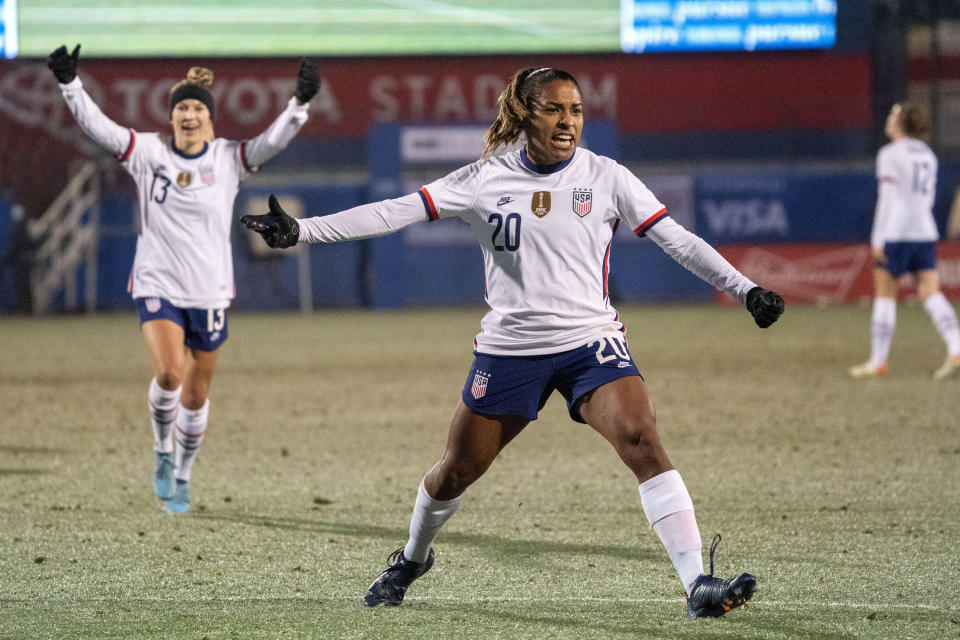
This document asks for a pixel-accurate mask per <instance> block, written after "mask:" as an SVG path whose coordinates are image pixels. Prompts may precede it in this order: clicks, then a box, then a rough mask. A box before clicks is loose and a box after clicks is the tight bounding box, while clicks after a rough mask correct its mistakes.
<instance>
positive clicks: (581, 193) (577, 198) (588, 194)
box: [573, 189, 593, 218]
mask: <svg viewBox="0 0 960 640" xmlns="http://www.w3.org/2000/svg"><path fill="white" fill-rule="evenodd" d="M592 208H593V192H592V191H590V190H588V189H574V190H573V212H574V213H575V214H577V215H578V216H580V217H581V218H582V217H583V216H585V215H587V214H588V213H590V209H592Z"/></svg>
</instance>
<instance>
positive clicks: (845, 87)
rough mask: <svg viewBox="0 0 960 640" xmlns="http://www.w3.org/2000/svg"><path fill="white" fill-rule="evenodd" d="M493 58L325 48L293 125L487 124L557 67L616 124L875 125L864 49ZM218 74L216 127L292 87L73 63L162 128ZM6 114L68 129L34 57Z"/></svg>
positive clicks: (340, 129) (124, 114)
mask: <svg viewBox="0 0 960 640" xmlns="http://www.w3.org/2000/svg"><path fill="white" fill-rule="evenodd" d="M542 58H544V56H536V57H533V56H523V57H521V56H498V57H479V58H473V57H471V58H463V57H435V58H411V57H407V58H345V59H326V60H321V61H320V65H321V73H322V74H323V78H324V83H323V87H322V89H321V91H320V93H319V94H318V95H317V97H316V98H315V99H314V100H313V102H312V106H311V112H312V115H313V117H312V118H311V120H310V122H309V123H308V124H307V127H306V128H305V130H304V132H303V133H302V135H337V136H361V135H364V134H365V133H366V132H367V129H368V128H369V126H370V124H371V123H374V122H407V123H417V122H425V123H489V122H490V121H491V120H492V119H493V117H494V115H495V109H496V100H497V96H498V95H499V94H500V91H501V90H502V89H503V87H504V86H505V85H506V83H507V81H508V80H509V78H510V77H511V75H512V74H513V73H514V72H515V71H516V70H517V69H519V68H522V67H525V66H528V65H531V64H535V65H539V64H542V63H546V64H552V65H556V66H560V67H563V68H565V69H567V70H568V71H570V72H571V73H573V74H574V75H575V76H576V77H577V79H578V81H579V82H580V84H581V88H582V89H583V97H584V109H585V112H586V114H587V117H588V118H590V119H606V120H613V121H616V122H617V124H618V128H619V129H620V130H621V131H623V132H671V131H725V130H747V131H761V130H781V129H786V130H792V129H850V128H864V127H869V126H870V125H871V105H870V62H869V59H868V57H867V56H866V55H863V54H833V53H801V54H797V53H750V54H747V55H736V56H734V55H699V56H696V57H689V56H654V57H646V56H624V55H595V56H548V57H547V58H548V59H547V60H543V59H542ZM198 63H199V64H202V66H208V67H209V68H210V69H211V70H213V72H214V74H215V80H214V85H213V93H214V96H215V98H216V104H217V113H216V128H217V134H218V135H222V136H226V137H246V136H250V135H255V134H256V133H259V132H260V131H261V130H263V128H264V127H266V126H267V125H268V124H269V123H270V122H271V121H272V119H273V118H274V117H275V116H276V114H277V113H279V111H280V110H281V109H282V108H283V106H284V104H285V103H286V101H287V99H288V98H289V97H290V96H291V95H292V94H293V89H294V83H295V78H296V72H297V63H298V61H297V60H295V59H216V60H211V61H198V62H195V61H191V60H180V59H157V60H94V59H91V60H84V59H82V58H81V60H80V67H79V73H80V76H81V78H82V79H83V81H84V83H85V86H86V88H87V90H88V92H89V93H90V95H91V96H92V97H93V98H94V100H95V101H96V102H97V103H98V104H99V105H100V106H101V108H103V110H104V111H105V112H106V113H107V115H109V116H110V117H112V118H113V119H115V120H116V121H117V122H118V123H120V124H123V125H125V126H129V127H132V128H134V129H141V130H145V131H156V130H165V129H166V128H167V127H168V126H169V117H168V91H169V88H170V86H171V85H172V84H173V83H174V82H175V81H176V80H178V79H180V78H182V77H184V75H185V74H186V71H187V69H188V68H189V67H190V66H192V65H194V64H198ZM3 120H6V121H7V122H4V124H3V126H4V127H7V126H10V124H16V125H18V126H23V125H26V126H30V127H40V128H43V129H44V130H46V131H48V132H50V133H51V134H53V135H55V136H58V137H61V136H63V135H67V132H69V131H71V130H73V129H74V125H73V122H72V119H71V118H70V114H69V113H67V111H66V109H65V107H64V105H63V101H62V99H61V98H60V95H59V91H58V90H57V87H56V83H55V81H54V79H53V76H52V75H51V73H50V71H49V70H48V69H47V68H46V66H45V65H44V63H43V62H40V61H29V60H26V61H25V60H18V61H0V121H3Z"/></svg>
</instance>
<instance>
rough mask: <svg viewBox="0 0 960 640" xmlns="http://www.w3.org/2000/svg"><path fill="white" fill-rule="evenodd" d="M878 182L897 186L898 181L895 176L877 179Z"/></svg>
mask: <svg viewBox="0 0 960 640" xmlns="http://www.w3.org/2000/svg"><path fill="white" fill-rule="evenodd" d="M877 182H889V183H890V184H897V179H896V178H894V177H893V176H880V177H879V178H877Z"/></svg>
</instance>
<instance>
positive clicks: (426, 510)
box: [403, 480, 463, 562]
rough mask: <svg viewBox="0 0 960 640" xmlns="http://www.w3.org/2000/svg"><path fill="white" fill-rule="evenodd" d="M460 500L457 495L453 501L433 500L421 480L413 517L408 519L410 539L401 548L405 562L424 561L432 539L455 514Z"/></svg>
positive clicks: (460, 497) (460, 496) (428, 552)
mask: <svg viewBox="0 0 960 640" xmlns="http://www.w3.org/2000/svg"><path fill="white" fill-rule="evenodd" d="M462 498H463V496H462V495H459V496H457V497H456V498H454V499H453V500H434V499H433V498H431V497H430V494H429V493H427V490H426V488H425V487H424V486H423V480H421V481H420V488H419V489H418V490H417V501H416V502H415V503H414V505H413V517H412V518H410V539H409V540H407V545H406V546H405V547H404V548H403V555H404V557H406V559H407V560H411V561H413V562H424V561H426V559H427V557H428V556H429V555H430V545H431V544H433V539H434V538H436V537H437V534H438V533H440V527H442V526H443V525H444V523H445V522H446V521H447V520H449V519H450V518H452V517H453V514H455V513H456V512H457V509H458V508H459V507H460V500H461V499H462Z"/></svg>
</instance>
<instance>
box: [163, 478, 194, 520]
mask: <svg viewBox="0 0 960 640" xmlns="http://www.w3.org/2000/svg"><path fill="white" fill-rule="evenodd" d="M163 510H164V511H166V512H167V513H169V514H177V513H186V512H187V511H190V489H189V488H188V487H187V481H186V480H177V489H176V491H174V493H173V497H172V498H170V499H169V500H167V501H166V502H165V503H164V505H163Z"/></svg>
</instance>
